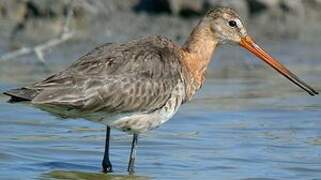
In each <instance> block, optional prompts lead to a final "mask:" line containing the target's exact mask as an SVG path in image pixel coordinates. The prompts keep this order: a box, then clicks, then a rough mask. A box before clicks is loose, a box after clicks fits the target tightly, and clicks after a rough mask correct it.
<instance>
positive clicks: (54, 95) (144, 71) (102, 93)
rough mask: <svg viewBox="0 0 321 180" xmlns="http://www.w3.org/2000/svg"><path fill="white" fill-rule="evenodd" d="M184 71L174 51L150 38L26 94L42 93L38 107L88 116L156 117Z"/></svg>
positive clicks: (111, 49)
mask: <svg viewBox="0 0 321 180" xmlns="http://www.w3.org/2000/svg"><path fill="white" fill-rule="evenodd" d="M181 71H182V70H181V66H180V62H179V52H178V48H177V47H176V45H175V44H173V43H172V42H171V41H169V40H167V39H164V38H161V37H152V38H146V39H143V40H139V41H132V42H130V43H128V44H107V45H103V46H101V47H98V48H96V49H95V50H94V51H92V52H90V53H89V54H87V55H85V56H83V57H81V58H80V59H79V60H78V61H76V62H75V63H74V64H72V65H71V66H70V67H69V68H67V69H66V70H65V71H62V72H60V73H58V74H56V75H53V76H51V77H49V78H47V79H45V80H44V81H41V82H38V83H35V84H33V85H31V86H29V87H27V88H29V89H37V90H38V91H39V94H38V95H37V96H36V97H35V98H34V99H33V100H32V103H34V104H47V105H55V106H65V107H71V108H77V109H79V110H81V111H84V112H94V111H107V112H130V111H153V110H155V109H157V108H160V107H162V106H163V105H164V104H165V103H166V101H167V100H168V98H170V96H171V92H172V91H173V89H174V88H175V87H176V85H177V83H179V81H180V77H181Z"/></svg>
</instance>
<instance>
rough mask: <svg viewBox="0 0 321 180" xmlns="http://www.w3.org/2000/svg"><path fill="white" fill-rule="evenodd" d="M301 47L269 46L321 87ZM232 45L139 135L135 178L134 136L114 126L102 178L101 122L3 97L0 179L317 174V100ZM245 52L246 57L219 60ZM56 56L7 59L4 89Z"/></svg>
mask: <svg viewBox="0 0 321 180" xmlns="http://www.w3.org/2000/svg"><path fill="white" fill-rule="evenodd" d="M285 44H287V43H285ZM304 46H306V47H307V48H306V49H302V48H299V47H300V46H298V45H295V43H292V44H291V43H290V45H287V46H281V45H271V46H270V48H268V49H269V50H270V51H271V52H272V53H273V54H274V55H275V56H277V57H279V59H282V62H285V64H287V65H288V66H289V68H290V69H293V70H294V71H295V72H296V73H297V74H298V75H299V76H300V77H302V78H303V79H305V80H306V81H307V82H309V84H312V85H313V86H314V87H316V89H318V90H320V89H321V83H320V82H321V61H320V59H321V52H319V51H318V50H317V49H319V48H317V47H319V46H315V45H304ZM229 50H230V48H224V49H222V50H220V51H219V52H218V54H217V55H216V57H215V60H216V62H215V63H212V64H211V69H210V71H209V75H208V80H207V83H206V85H205V86H204V87H203V89H202V90H201V91H200V93H199V94H198V95H197V96H196V97H195V98H194V99H193V101H192V102H190V103H188V104H185V105H184V106H182V108H181V109H180V110H179V112H178V113H177V115H175V116H174V118H173V119H172V120H170V121H169V122H167V123H166V124H164V125H163V126H161V127H160V128H159V129H157V130H154V131H153V132H151V133H149V134H145V135H142V136H141V137H140V139H139V147H138V154H137V156H138V158H137V161H136V171H137V172H136V174H135V176H128V175H127V173H126V168H127V160H128V153H129V147H130V141H131V137H130V136H128V135H126V134H124V133H121V132H118V131H112V139H111V161H112V163H113V169H114V171H115V172H113V173H112V174H109V175H105V174H102V173H100V164H101V159H102V156H103V148H104V138H105V127H104V126H102V125H100V124H96V123H93V122H89V121H86V120H83V119H68V120H64V119H59V118H57V117H54V116H51V115H50V114H48V113H46V112H43V111H41V110H38V109H35V108H33V107H31V106H28V105H23V104H8V103H6V100H7V98H6V97H5V96H0V179H321V99H320V97H310V96H308V95H307V94H306V93H304V92H303V91H301V90H300V89H298V88H297V87H295V86H293V85H291V84H290V83H289V82H288V81H287V80H285V79H284V78H280V76H278V75H276V73H275V72H274V71H272V70H270V69H268V68H266V67H265V66H261V65H259V63H256V60H254V59H255V58H254V57H252V56H250V55H248V54H246V53H244V52H239V51H238V49H237V48H236V49H235V48H234V50H233V53H227V52H228V51H229ZM66 56H67V57H66V59H71V57H73V58H74V56H75V55H74V54H73V55H70V54H69V55H68V53H67V55H66ZM77 56H79V55H77ZM239 56H241V57H242V58H241V59H244V60H245V61H243V60H242V61H229V62H223V61H222V59H236V58H238V57H239ZM55 57H57V55H53V56H50V57H48V58H49V59H53V58H55ZM29 58H30V57H29ZM59 58H60V59H61V57H60V56H59ZM27 59H28V58H27ZM247 59H251V60H247ZM252 59H253V60H252ZM51 62H52V64H53V65H52V66H50V68H49V70H48V71H45V70H43V67H41V66H37V65H34V64H33V63H30V62H29V61H27V62H26V61H24V62H22V65H21V66H16V64H19V62H7V63H4V64H3V65H2V66H1V67H0V68H1V73H0V77H1V79H0V89H1V91H3V90H5V89H8V88H12V87H16V86H19V85H21V84H26V83H28V82H33V81H35V80H39V79H40V77H44V76H45V75H47V74H50V73H51V72H52V71H55V70H56V68H57V69H58V68H60V67H61V66H65V65H66V64H68V62H56V61H51ZM243 62H245V63H243ZM252 62H254V65H253V64H252V65H249V64H251V63H252ZM257 62H259V61H257ZM56 66H57V67H56ZM18 72H19V73H18ZM31 72H32V73H31Z"/></svg>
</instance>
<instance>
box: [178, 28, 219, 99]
mask: <svg viewBox="0 0 321 180" xmlns="http://www.w3.org/2000/svg"><path fill="white" fill-rule="evenodd" d="M212 34H213V32H211V29H210V28H209V27H206V26H203V25H202V23H200V24H198V25H197V26H196V27H195V28H194V30H193V31H192V33H191V35H190V37H189V38H188V39H187V41H186V42H185V44H184V45H183V47H182V51H183V58H182V64H183V66H184V67H185V69H186V73H187V74H188V76H189V80H188V81H189V82H188V84H189V86H191V87H187V88H188V89H189V91H190V92H188V93H187V95H188V96H192V95H193V94H194V93H195V91H196V90H198V89H199V88H200V87H201V86H202V84H203V82H204V80H205V77H204V76H205V73H206V70H207V67H208V64H209V63H210V61H211V59H212V55H213V52H214V50H215V47H216V45H217V43H218V41H217V40H216V39H215V38H214V37H213V35H212ZM189 98H190V97H189Z"/></svg>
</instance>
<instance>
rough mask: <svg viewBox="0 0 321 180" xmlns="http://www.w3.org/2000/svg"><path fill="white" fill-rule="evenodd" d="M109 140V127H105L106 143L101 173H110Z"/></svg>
mask: <svg viewBox="0 0 321 180" xmlns="http://www.w3.org/2000/svg"><path fill="white" fill-rule="evenodd" d="M109 140H110V127H109V126H107V131H106V142H105V153H104V159H103V162H102V166H103V172H104V173H108V172H112V171H113V170H112V165H111V163H110V161H109Z"/></svg>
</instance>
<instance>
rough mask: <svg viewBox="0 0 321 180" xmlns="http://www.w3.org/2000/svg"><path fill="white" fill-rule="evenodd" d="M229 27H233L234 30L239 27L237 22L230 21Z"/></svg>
mask: <svg viewBox="0 0 321 180" xmlns="http://www.w3.org/2000/svg"><path fill="white" fill-rule="evenodd" d="M228 25H229V26H231V27H232V28H235V27H237V23H236V21H234V20H231V21H229V22H228Z"/></svg>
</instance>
